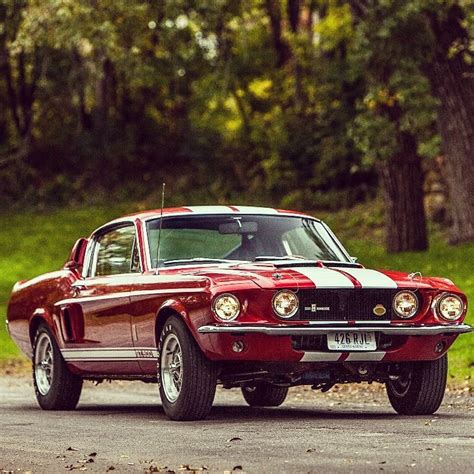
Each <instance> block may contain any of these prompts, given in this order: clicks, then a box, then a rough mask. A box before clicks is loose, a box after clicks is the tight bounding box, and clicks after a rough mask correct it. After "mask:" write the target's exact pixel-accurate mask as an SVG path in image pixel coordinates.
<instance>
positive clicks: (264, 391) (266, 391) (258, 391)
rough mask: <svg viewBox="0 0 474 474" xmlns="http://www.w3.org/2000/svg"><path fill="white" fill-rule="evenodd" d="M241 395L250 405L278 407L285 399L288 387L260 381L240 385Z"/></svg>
mask: <svg viewBox="0 0 474 474" xmlns="http://www.w3.org/2000/svg"><path fill="white" fill-rule="evenodd" d="M242 395H243V396H244V398H245V401H246V402H247V403H248V404H249V405H250V406H251V407H278V406H280V405H281V404H282V403H283V402H284V401H285V399H286V396H287V395H288V387H276V386H275V385H271V384H269V383H266V382H261V383H258V384H255V385H249V386H245V387H242Z"/></svg>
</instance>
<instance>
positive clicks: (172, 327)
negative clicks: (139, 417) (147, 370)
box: [157, 316, 194, 413]
mask: <svg viewBox="0 0 474 474" xmlns="http://www.w3.org/2000/svg"><path fill="white" fill-rule="evenodd" d="M169 334H174V335H175V336H176V337H177V338H178V341H179V344H180V346H181V354H182V360H181V370H182V374H183V375H182V377H183V380H182V384H181V390H180V392H179V395H178V398H177V399H176V400H175V401H174V402H171V401H170V400H168V398H167V396H166V394H165V392H164V388H163V383H162V377H161V356H162V350H163V343H164V341H165V340H166V338H167V336H168V335H169ZM192 342H194V341H191V340H190V336H189V334H188V331H187V329H186V328H185V327H184V325H183V323H182V322H181V321H180V320H179V319H177V318H176V317H174V316H172V317H170V318H169V319H168V320H167V321H166V323H165V325H164V327H163V329H162V330H161V333H160V339H159V341H158V362H157V379H158V386H159V391H160V397H161V403H162V405H163V407H164V408H165V411H167V412H172V413H179V412H180V411H181V410H182V408H183V404H184V403H185V400H184V398H185V396H186V391H188V390H191V389H192V387H189V377H188V376H187V371H189V370H190V369H191V367H190V360H189V344H190V343H192Z"/></svg>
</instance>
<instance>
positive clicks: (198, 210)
mask: <svg viewBox="0 0 474 474" xmlns="http://www.w3.org/2000/svg"><path fill="white" fill-rule="evenodd" d="M186 209H189V210H190V211H191V212H192V213H193V214H232V213H233V212H235V211H233V210H232V209H231V208H230V207H229V206H186Z"/></svg>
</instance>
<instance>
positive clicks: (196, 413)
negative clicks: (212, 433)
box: [158, 316, 217, 421]
mask: <svg viewBox="0 0 474 474" xmlns="http://www.w3.org/2000/svg"><path fill="white" fill-rule="evenodd" d="M158 381H159V387H160V396H161V403H162V405H163V409H164V411H165V413H166V415H167V416H168V417H169V418H171V419H172V420H180V421H184V420H201V419H203V418H205V417H206V416H207V415H208V414H209V412H210V411H211V407H212V402H213V401H214V396H215V393H216V385H217V366H216V364H215V363H213V362H211V361H210V360H208V359H207V358H206V357H205V356H204V354H203V353H202V352H201V350H200V349H199V347H198V345H197V344H196V342H195V340H194V338H193V337H192V335H191V334H190V333H189V331H188V328H187V327H186V325H185V324H184V323H183V322H182V320H181V319H179V317H177V316H171V317H170V318H169V319H168V320H167V321H166V323H165V325H164V327H163V330H162V331H161V335H160V341H159V345H158Z"/></svg>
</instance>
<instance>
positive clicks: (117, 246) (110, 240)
mask: <svg viewBox="0 0 474 474" xmlns="http://www.w3.org/2000/svg"><path fill="white" fill-rule="evenodd" d="M96 245H97V247H98V248H97V250H96V265H95V272H94V275H95V276H105V275H119V274H122V273H133V272H139V271H140V265H139V257H138V249H137V248H136V245H135V227H133V226H127V227H120V228H118V229H114V230H111V231H110V232H107V233H106V234H104V235H102V236H101V237H100V238H99V240H98V242H97V244H96Z"/></svg>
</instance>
